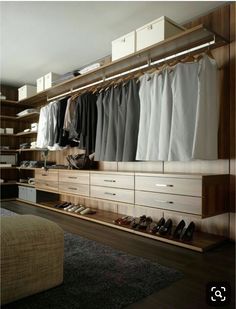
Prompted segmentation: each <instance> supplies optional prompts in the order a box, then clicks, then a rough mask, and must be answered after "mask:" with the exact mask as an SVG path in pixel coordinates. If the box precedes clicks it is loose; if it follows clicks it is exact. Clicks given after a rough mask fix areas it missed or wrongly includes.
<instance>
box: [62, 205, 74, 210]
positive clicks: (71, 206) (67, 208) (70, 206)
mask: <svg viewBox="0 0 236 309" xmlns="http://www.w3.org/2000/svg"><path fill="white" fill-rule="evenodd" d="M73 207H75V205H74V204H70V205H69V206H68V207H66V208H64V210H66V211H68V210H69V209H71V208H73Z"/></svg>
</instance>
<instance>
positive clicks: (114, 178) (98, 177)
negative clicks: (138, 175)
mask: <svg viewBox="0 0 236 309" xmlns="http://www.w3.org/2000/svg"><path fill="white" fill-rule="evenodd" d="M90 177H91V178H90V182H91V185H92V186H104V187H113V188H124V189H130V190H134V175H133V174H129V173H103V172H102V173H94V172H91V175H90Z"/></svg>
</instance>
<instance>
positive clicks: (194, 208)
mask: <svg viewBox="0 0 236 309" xmlns="http://www.w3.org/2000/svg"><path fill="white" fill-rule="evenodd" d="M135 204H137V205H144V206H150V207H155V208H160V209H167V210H172V211H178V212H185V213H190V214H195V215H201V214H202V206H201V205H202V199H201V198H200V197H192V196H180V195H174V194H164V193H154V192H144V191H135Z"/></svg>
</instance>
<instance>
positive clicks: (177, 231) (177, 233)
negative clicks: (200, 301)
mask: <svg viewBox="0 0 236 309" xmlns="http://www.w3.org/2000/svg"><path fill="white" fill-rule="evenodd" d="M184 227H185V222H184V220H181V221H180V222H179V224H178V225H177V226H176V229H175V231H174V234H173V238H176V239H180V235H181V234H182V232H183V229H184Z"/></svg>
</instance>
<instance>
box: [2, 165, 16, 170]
mask: <svg viewBox="0 0 236 309" xmlns="http://www.w3.org/2000/svg"><path fill="white" fill-rule="evenodd" d="M0 169H17V168H16V166H0Z"/></svg>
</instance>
